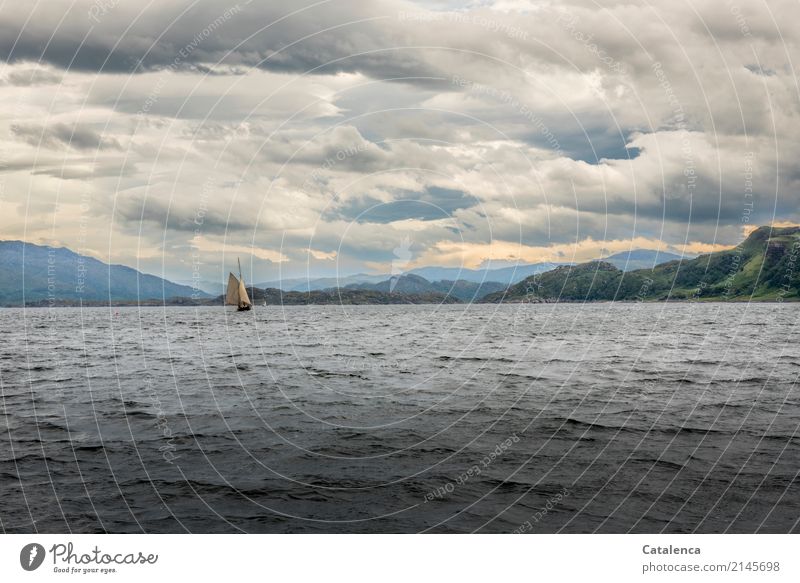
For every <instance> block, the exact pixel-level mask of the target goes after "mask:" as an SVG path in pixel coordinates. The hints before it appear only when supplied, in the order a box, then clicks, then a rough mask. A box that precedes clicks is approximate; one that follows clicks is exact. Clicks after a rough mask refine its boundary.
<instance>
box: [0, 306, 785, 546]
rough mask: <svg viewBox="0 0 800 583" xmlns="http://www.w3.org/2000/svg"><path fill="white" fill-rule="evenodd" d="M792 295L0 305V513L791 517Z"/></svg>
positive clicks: (315, 521) (478, 521)
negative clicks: (779, 299)
mask: <svg viewBox="0 0 800 583" xmlns="http://www.w3.org/2000/svg"><path fill="white" fill-rule="evenodd" d="M798 307H799V306H798V305H797V304H788V303H786V304H778V303H772V304H766V303H758V304H747V303H700V302H693V303H591V304H511V305H392V306H292V307H282V306H257V307H255V308H254V309H253V310H251V311H249V312H236V311H235V310H233V309H232V308H222V307H200V308H195V307H142V308H136V307H129V308H108V307H106V308H52V309H48V308H36V309H2V310H0V347H2V348H1V349H0V397H1V400H0V404H1V405H2V406H1V407H0V443H2V447H0V492H1V493H2V495H0V529H2V531H4V532H9V533H96V532H109V533H139V532H147V533H183V532H192V533H235V532H248V533H418V532H431V533H468V532H481V533H517V534H525V533H594V532H602V533H628V532H636V533H661V532H666V533H689V532H713V533H719V532H731V533H754V532H773V533H787V532H799V531H800V526H798V525H799V524H800V478H798V472H800V435H798V429H800V392H799V391H798V373H800V335H799V332H800V328H799V327H798V314H799V312H798Z"/></svg>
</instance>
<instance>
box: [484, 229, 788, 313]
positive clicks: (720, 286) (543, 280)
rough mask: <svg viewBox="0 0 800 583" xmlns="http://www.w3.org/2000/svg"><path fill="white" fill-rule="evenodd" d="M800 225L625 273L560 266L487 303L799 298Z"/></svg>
mask: <svg viewBox="0 0 800 583" xmlns="http://www.w3.org/2000/svg"><path fill="white" fill-rule="evenodd" d="M798 259H800V227H784V228H773V227H759V228H758V229H756V230H755V231H753V232H752V233H751V234H750V236H748V237H747V239H746V240H745V241H743V242H742V243H741V244H739V245H738V246H736V247H735V248H733V249H730V250H726V251H719V252H716V253H710V254H708V255H701V256H700V257H697V258H696V259H690V260H683V261H670V262H668V263H662V264H660V265H657V266H655V267H653V268H651V269H637V270H633V271H627V272H624V271H622V270H620V269H618V268H617V267H615V266H614V265H612V264H611V263H608V262H607V261H592V262H589V263H583V264H581V265H574V266H563V267H558V268H556V269H554V270H552V271H549V272H547V273H543V274H541V275H538V276H536V277H531V278H528V279H526V280H523V281H521V282H519V283H517V284H515V285H513V286H511V287H509V288H508V289H507V290H506V291H502V292H495V293H491V294H489V295H488V296H485V297H484V298H483V299H482V300H481V301H484V302H553V301H597V300H606V301H608V300H627V301H630V300H641V301H649V300H662V301H663V300H692V299H696V300H716V301H727V300H738V301H749V300H797V299H800V295H799V292H800V261H798Z"/></svg>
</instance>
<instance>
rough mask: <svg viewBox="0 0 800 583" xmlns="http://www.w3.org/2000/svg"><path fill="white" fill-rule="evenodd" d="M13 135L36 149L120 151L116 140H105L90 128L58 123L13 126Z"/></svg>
mask: <svg viewBox="0 0 800 583" xmlns="http://www.w3.org/2000/svg"><path fill="white" fill-rule="evenodd" d="M11 133H12V134H13V135H14V136H15V137H16V138H17V139H19V140H22V141H23V142H25V143H27V144H30V145H31V146H34V147H36V148H59V147H62V146H69V147H71V148H74V149H76V150H104V149H114V150H120V149H121V146H120V144H119V142H118V141H117V140H116V139H113V138H104V137H103V136H101V135H100V134H99V133H98V132H96V131H95V130H93V129H92V128H90V127H88V126H81V125H68V124H64V123H57V124H53V125H49V126H39V125H26V124H13V125H12V126H11Z"/></svg>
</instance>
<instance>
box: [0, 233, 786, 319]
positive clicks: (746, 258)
mask: <svg viewBox="0 0 800 583" xmlns="http://www.w3.org/2000/svg"><path fill="white" fill-rule="evenodd" d="M799 249H800V227H788V228H775V229H770V228H769V227H760V228H759V229H757V230H755V231H754V232H753V233H752V234H751V235H750V236H749V237H748V238H747V240H746V241H744V242H743V243H741V244H740V245H739V246H737V247H736V248H734V249H731V250H727V251H721V252H718V253H711V254H709V255H702V256H700V257H697V258H694V259H686V258H684V259H681V258H680V257H679V256H678V255H675V254H672V253H665V252H657V251H650V250H641V249H638V250H632V251H628V252H623V253H617V254H615V255H612V256H610V257H606V258H604V259H603V260H602V261H592V262H588V263H583V264H580V265H573V264H561V265H558V264H554V263H535V264H529V265H518V266H513V267H503V268H498V269H476V270H470V269H458V268H449V267H422V268H419V269H414V270H412V271H410V272H408V273H404V274H402V275H395V276H388V275H366V274H362V275H355V276H349V277H345V278H319V279H315V280H311V281H309V280H296V282H295V283H294V284H293V285H294V287H300V288H301V289H291V290H285V289H284V290H281V289H279V288H277V287H274V286H272V287H270V286H268V285H266V286H265V284H258V285H256V286H252V285H250V286H248V291H249V292H250V294H251V297H252V299H253V301H254V303H255V304H256V305H259V304H263V303H267V304H287V305H299V304H403V303H461V302H478V301H479V302H521V301H531V302H539V301H545V302H549V301H593V300H678V299H690V298H696V299H720V300H727V299H733V300H737V299H766V300H769V299H787V300H789V299H798V277H800V262H798V250H799ZM643 265H644V266H645V267H644V268H642V267H641V266H643ZM426 276H427V277H426ZM288 281H289V280H284V282H283V283H284V285H286V284H287V283H288ZM331 284H332V285H331ZM318 285H319V286H324V287H322V288H320V289H310V288H311V287H316V286H318ZM23 302H24V303H25V304H27V305H30V306H35V305H80V304H83V305H105V304H115V305H126V304H132V305H136V304H139V305H163V304H169V305H220V304H222V297H221V296H219V295H216V294H215V295H209V294H206V293H204V292H201V291H199V290H195V289H193V288H192V287H190V286H187V285H180V284H176V283H173V282H170V281H168V280H166V279H162V278H160V277H156V276H154V275H147V274H143V273H140V272H139V271H136V270H135V269H132V268H130V267H125V266H123V265H109V264H106V263H103V262H102V261H99V260H97V259H94V258H92V257H87V256H83V255H79V254H77V253H75V252H74V251H71V250H69V249H66V248H63V247H57V248H54V247H44V246H40V245H34V244H30V243H23V242H21V241H0V305H4V306H18V305H22V304H23Z"/></svg>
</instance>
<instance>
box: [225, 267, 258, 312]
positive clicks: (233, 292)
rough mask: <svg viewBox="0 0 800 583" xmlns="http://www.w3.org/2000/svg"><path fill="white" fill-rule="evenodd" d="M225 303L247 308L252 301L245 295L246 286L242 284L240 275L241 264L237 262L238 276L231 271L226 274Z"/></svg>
mask: <svg viewBox="0 0 800 583" xmlns="http://www.w3.org/2000/svg"><path fill="white" fill-rule="evenodd" d="M225 304H226V305H228V306H236V307H237V308H238V309H239V310H249V309H250V306H251V305H252V302H251V301H250V296H248V295H247V287H245V285H244V278H243V277H242V264H241V262H240V263H239V277H236V276H235V275H234V274H233V273H229V274H228V290H227V292H226V293H225Z"/></svg>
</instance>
